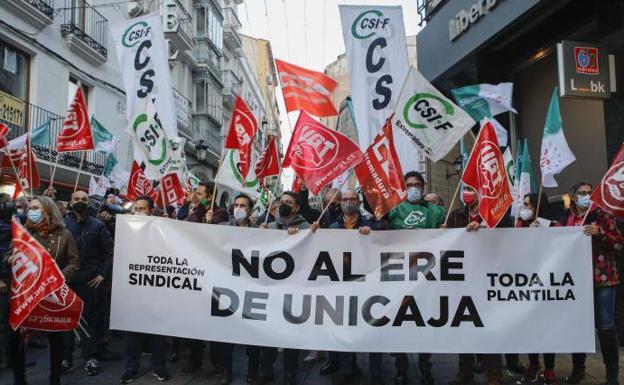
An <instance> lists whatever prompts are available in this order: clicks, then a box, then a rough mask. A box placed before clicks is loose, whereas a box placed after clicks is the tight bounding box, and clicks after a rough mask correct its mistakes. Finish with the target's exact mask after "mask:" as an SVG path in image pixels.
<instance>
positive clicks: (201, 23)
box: [195, 7, 206, 37]
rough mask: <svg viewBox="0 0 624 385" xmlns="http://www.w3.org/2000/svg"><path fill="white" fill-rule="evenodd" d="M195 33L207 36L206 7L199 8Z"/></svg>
mask: <svg viewBox="0 0 624 385" xmlns="http://www.w3.org/2000/svg"><path fill="white" fill-rule="evenodd" d="M195 33H196V35H197V36H200V37H202V36H206V8H204V7H201V8H197V15H196V16H195Z"/></svg>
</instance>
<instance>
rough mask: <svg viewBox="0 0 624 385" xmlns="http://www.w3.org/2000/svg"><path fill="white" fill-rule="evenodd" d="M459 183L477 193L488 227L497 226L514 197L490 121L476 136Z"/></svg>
mask: <svg viewBox="0 0 624 385" xmlns="http://www.w3.org/2000/svg"><path fill="white" fill-rule="evenodd" d="M462 182H464V183H465V184H467V185H468V186H470V187H472V188H474V189H475V190H476V191H477V193H479V215H480V216H481V218H482V219H483V220H484V221H485V223H486V224H487V226H488V227H490V228H493V227H496V225H498V222H500V221H501V219H503V217H504V216H505V214H506V213H507V209H508V208H509V206H511V204H512V202H513V199H512V197H511V191H510V190H509V182H508V181H507V173H506V172H505V163H504V161H503V155H502V154H501V151H500V147H499V146H498V140H497V139H496V132H494V127H492V124H491V123H489V122H488V123H486V124H485V125H484V126H483V127H482V128H481V131H480V132H479V136H477V140H476V142H475V145H474V148H473V149H472V154H471V155H470V159H469V160H468V164H467V165H466V169H465V170H464V174H463V175H462Z"/></svg>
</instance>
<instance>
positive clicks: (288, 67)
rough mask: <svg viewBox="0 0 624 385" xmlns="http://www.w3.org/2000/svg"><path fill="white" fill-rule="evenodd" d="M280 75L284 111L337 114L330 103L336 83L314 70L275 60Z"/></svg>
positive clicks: (321, 114)
mask: <svg viewBox="0 0 624 385" xmlns="http://www.w3.org/2000/svg"><path fill="white" fill-rule="evenodd" d="M275 66H276V67H277V72H278V74H279V77H280V83H281V85H282V93H283V95H284V103H285V104H286V111H288V112H291V111H305V112H307V113H309V114H312V115H314V116H319V117H327V116H335V115H338V112H337V111H336V108H335V107H334V105H333V103H332V99H331V97H332V93H333V92H334V90H335V89H336V86H337V85H338V83H336V81H335V80H334V79H332V78H330V77H329V76H327V75H325V74H323V73H321V72H316V71H311V70H309V69H305V68H303V67H299V66H296V65H294V64H291V63H287V62H285V61H283V60H278V59H276V60H275Z"/></svg>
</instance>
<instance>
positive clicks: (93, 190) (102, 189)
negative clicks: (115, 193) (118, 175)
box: [89, 175, 111, 197]
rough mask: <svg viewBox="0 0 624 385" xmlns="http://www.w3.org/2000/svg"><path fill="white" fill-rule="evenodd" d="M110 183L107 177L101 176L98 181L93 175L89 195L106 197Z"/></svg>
mask: <svg viewBox="0 0 624 385" xmlns="http://www.w3.org/2000/svg"><path fill="white" fill-rule="evenodd" d="M110 186H111V185H110V181H109V180H108V178H107V177H105V176H101V177H100V179H98V180H96V179H95V177H94V176H93V175H91V178H90V179H89V195H90V196H91V195H99V196H101V197H103V196H105V195H106V191H107V190H108V189H109V188H110Z"/></svg>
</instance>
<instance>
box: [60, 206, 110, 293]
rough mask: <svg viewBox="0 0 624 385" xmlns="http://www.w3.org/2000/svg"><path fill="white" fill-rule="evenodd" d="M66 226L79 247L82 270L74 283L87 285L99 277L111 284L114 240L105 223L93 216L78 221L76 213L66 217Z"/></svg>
mask: <svg viewBox="0 0 624 385" xmlns="http://www.w3.org/2000/svg"><path fill="white" fill-rule="evenodd" d="M65 226H66V227H67V230H69V231H70V232H71V233H72V235H73V236H74V239H75V240H76V246H78V253H79V255H80V269H79V270H78V273H77V274H76V277H75V279H74V280H73V282H74V283H85V282H88V281H90V280H92V279H93V278H95V277H96V276H98V275H101V276H103V277H104V278H105V279H106V280H107V281H109V282H110V278H111V276H112V270H113V239H112V237H111V235H110V233H109V232H108V229H107V228H106V225H105V224H104V222H102V221H100V220H99V219H96V218H94V217H92V216H90V215H89V216H87V217H86V218H85V219H84V220H82V221H78V219H77V218H76V215H75V214H74V213H69V214H68V215H67V216H66V217H65Z"/></svg>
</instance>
